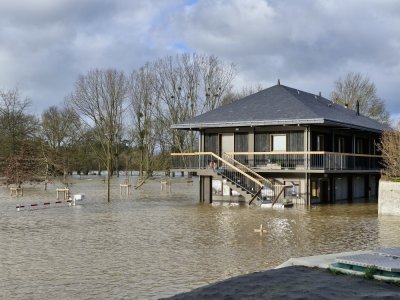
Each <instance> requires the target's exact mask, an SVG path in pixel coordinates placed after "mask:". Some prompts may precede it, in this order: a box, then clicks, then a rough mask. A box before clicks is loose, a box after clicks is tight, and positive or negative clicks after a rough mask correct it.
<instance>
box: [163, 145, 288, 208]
mask: <svg viewBox="0 0 400 300" xmlns="http://www.w3.org/2000/svg"><path fill="white" fill-rule="evenodd" d="M171 166H172V169H180V170H201V169H203V170H209V171H212V172H215V173H216V174H218V175H220V176H222V177H223V178H225V179H226V180H228V181H229V182H231V183H233V184H234V185H236V186H238V187H240V188H242V189H244V190H246V191H247V192H248V193H250V194H251V195H253V196H254V197H253V199H252V200H251V201H250V204H251V202H252V201H253V200H254V199H255V198H258V199H260V200H262V199H267V200H271V201H272V202H273V203H275V202H277V201H280V200H282V199H283V193H282V192H283V190H284V188H285V185H283V184H282V183H280V182H279V181H277V180H271V179H268V178H265V177H263V176H261V175H259V174H258V173H256V172H254V171H253V170H252V169H251V168H249V167H247V166H245V165H243V164H242V163H240V162H238V161H235V160H234V159H233V158H232V157H231V156H229V155H226V156H225V157H224V158H221V157H219V156H218V155H216V154H214V153H212V152H196V153H172V154H171Z"/></svg>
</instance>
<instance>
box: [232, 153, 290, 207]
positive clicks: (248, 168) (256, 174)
mask: <svg viewBox="0 0 400 300" xmlns="http://www.w3.org/2000/svg"><path fill="white" fill-rule="evenodd" d="M234 154H235V152H224V156H226V157H228V158H229V159H231V160H233V161H234V163H235V164H238V165H240V166H241V167H243V168H244V169H246V171H247V172H249V173H251V174H253V175H254V176H256V177H257V178H259V179H260V181H263V182H267V183H268V184H270V186H269V188H274V187H276V186H281V189H280V191H279V192H278V194H277V195H275V197H274V199H273V201H272V206H274V204H275V203H276V202H277V201H278V199H279V197H280V196H281V195H282V193H283V191H284V189H285V185H284V184H283V183H281V182H279V181H278V180H275V181H278V184H275V183H272V181H271V180H269V179H268V178H265V177H263V176H261V175H260V174H258V173H257V172H255V171H254V170H253V169H252V168H250V167H248V166H246V165H244V164H242V163H241V162H240V161H238V160H236V159H235V158H234V157H233V155H234ZM260 192H261V190H260V191H259V192H257V194H259V193H260ZM256 196H257V195H255V196H254V197H253V199H252V200H251V201H250V203H249V204H251V202H253V200H254V198H256Z"/></svg>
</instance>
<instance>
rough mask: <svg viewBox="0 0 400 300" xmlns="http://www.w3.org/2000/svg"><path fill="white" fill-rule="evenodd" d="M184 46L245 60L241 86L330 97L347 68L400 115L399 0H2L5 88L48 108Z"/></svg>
mask: <svg viewBox="0 0 400 300" xmlns="http://www.w3.org/2000/svg"><path fill="white" fill-rule="evenodd" d="M182 51H196V52H201V53H208V54H215V55H218V56H219V57H221V58H222V59H224V60H226V61H228V62H234V63H235V64H236V65H237V68H238V71H239V76H238V78H237V79H236V84H237V85H238V86H239V85H242V84H255V83H262V84H263V85H265V86H269V85H272V84H275V82H276V79H277V78H281V80H282V82H283V83H284V84H287V85H290V86H294V87H297V88H299V89H304V90H307V91H310V92H315V93H317V92H318V91H322V92H323V94H324V95H326V96H329V94H330V92H331V90H332V88H333V83H334V81H335V80H336V79H337V78H338V77H340V76H344V75H345V74H346V73H347V72H349V71H355V72H361V73H363V74H366V75H368V76H369V77H370V78H371V80H372V81H373V82H375V84H376V86H377V88H378V93H379V95H380V96H381V97H382V98H383V99H385V100H386V103H387V107H388V109H389V110H390V111H391V112H392V114H393V115H394V116H399V115H400V105H399V104H398V103H399V99H398V94H399V93H398V91H397V85H398V82H399V79H400V3H399V2H398V1H395V0H393V1H392V0H383V1H372V0H366V1H361V0H354V1H311V0H299V1H289V0H274V1H272V0H271V1H266V0H231V1H224V0H198V1H195V0H194V1H193V0H191V1H183V0H173V1H163V0H155V1H144V0H142V1H141V0H136V1H129V0H115V1H98V0H86V1H81V0H59V1H53V0H20V1H13V0H3V1H1V2H0V88H3V89H4V88H13V87H15V86H18V87H19V88H20V90H21V92H22V94H23V95H25V96H28V97H30V98H31V99H32V102H33V103H34V106H33V109H34V110H35V112H37V113H40V112H41V111H43V109H45V108H46V107H48V106H49V105H51V104H57V103H62V101H63V98H64V96H65V95H67V94H68V93H69V92H71V91H72V89H73V84H74V82H75V80H76V78H77V76H78V75H79V74H80V73H86V72H87V71H88V70H89V69H91V68H96V67H98V68H107V67H113V68H117V69H122V70H125V71H126V72H130V70H132V68H137V67H140V66H141V65H143V64H144V63H145V62H146V61H151V60H154V59H156V58H158V57H163V56H165V55H170V54H174V53H177V52H182Z"/></svg>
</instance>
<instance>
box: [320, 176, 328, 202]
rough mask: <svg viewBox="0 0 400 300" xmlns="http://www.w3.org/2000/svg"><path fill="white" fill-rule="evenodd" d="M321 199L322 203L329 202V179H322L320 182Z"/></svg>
mask: <svg viewBox="0 0 400 300" xmlns="http://www.w3.org/2000/svg"><path fill="white" fill-rule="evenodd" d="M319 199H320V201H321V203H329V181H328V180H321V181H320V182H319Z"/></svg>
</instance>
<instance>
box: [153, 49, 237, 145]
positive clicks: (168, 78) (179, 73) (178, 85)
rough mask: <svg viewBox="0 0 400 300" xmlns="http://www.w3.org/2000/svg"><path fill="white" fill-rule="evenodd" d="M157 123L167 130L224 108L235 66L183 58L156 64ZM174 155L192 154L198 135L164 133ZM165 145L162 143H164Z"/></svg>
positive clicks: (204, 58) (203, 58)
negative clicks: (224, 99) (202, 114)
mask: <svg viewBox="0 0 400 300" xmlns="http://www.w3.org/2000/svg"><path fill="white" fill-rule="evenodd" d="M154 72H155V76H156V77H155V80H154V83H155V91H156V93H157V99H159V100H160V103H158V106H157V113H158V117H157V120H158V121H159V122H160V124H161V126H162V127H164V128H170V127H171V126H172V125H173V124H177V123H180V122H182V121H185V120H187V119H189V118H192V117H194V116H196V115H197V114H199V113H202V112H206V111H208V110H211V109H215V108H216V107H218V106H220V105H221V100H222V99H223V97H224V95H225V93H226V92H227V91H228V90H229V89H230V85H231V82H232V80H233V78H234V75H235V71H234V66H233V65H227V64H224V63H223V62H221V61H220V60H219V59H218V58H217V57H215V56H200V55H197V54H182V55H177V56H175V57H165V58H163V59H159V60H158V61H156V62H155V63H154ZM164 133H165V134H167V136H164V137H163V138H162V140H163V141H168V142H169V149H171V150H172V151H180V152H182V151H184V150H188V151H192V150H193V149H194V148H195V147H196V145H197V143H196V138H197V136H196V134H195V133H194V132H190V131H189V132H185V131H182V130H179V131H172V132H170V131H164ZM161 142H162V141H161Z"/></svg>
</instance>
